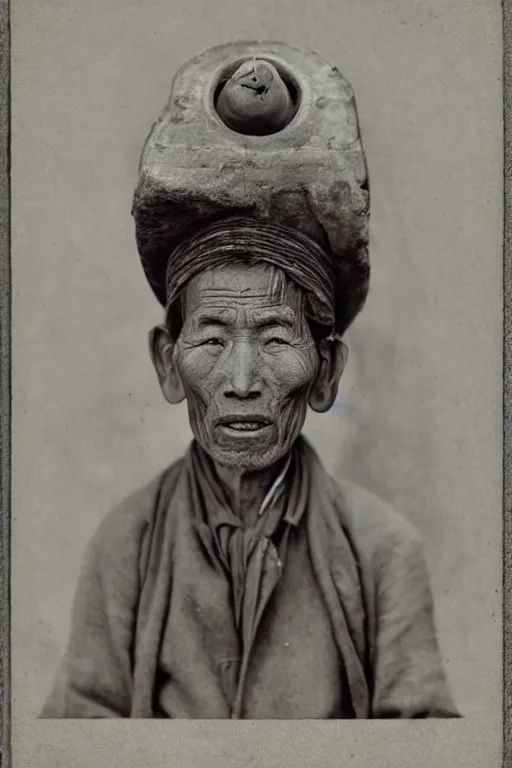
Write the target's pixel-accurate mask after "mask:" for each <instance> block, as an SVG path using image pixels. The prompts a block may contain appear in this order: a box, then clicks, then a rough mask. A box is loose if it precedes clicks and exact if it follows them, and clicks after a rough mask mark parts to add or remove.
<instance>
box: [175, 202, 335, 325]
mask: <svg viewBox="0 0 512 768" xmlns="http://www.w3.org/2000/svg"><path fill="white" fill-rule="evenodd" d="M240 256H250V257H253V258H256V259H258V260H261V261H263V262H266V263H268V264H272V265H274V266H275V267H278V268H279V269H282V270H283V272H285V273H286V274H287V275H288V276H289V277H290V278H291V279H292V280H293V281H294V282H295V283H296V284H297V285H298V286H300V287H301V288H302V289H303V290H304V291H305V293H306V296H307V297H308V299H309V301H307V302H306V303H307V305H308V308H307V314H308V316H310V319H312V320H314V321H316V322H317V323H319V324H321V325H325V326H328V327H332V326H334V322H335V307H334V304H335V301H334V280H333V273H332V262H331V258H330V255H329V254H328V253H327V252H326V251H325V250H324V249H323V248H322V247H321V246H320V245H319V244H318V243H316V242H315V241H314V240H312V239H311V238H310V237H308V236H307V235H304V234H303V233H302V232H299V231H298V230H295V229H291V228H290V227H284V226H276V225H273V224H267V223H264V222H259V221H256V220H254V219H249V218H244V217H238V216H237V217H232V218H229V219H222V220H220V221H217V222H215V223H213V224H210V225H209V226H207V227H205V228H204V229H201V230H200V231H199V232H197V233H196V234H194V235H192V236H191V237H189V238H188V239H186V240H184V241H183V242H181V243H180V244H179V245H178V246H177V247H176V248H175V249H174V250H173V251H172V253H171V255H170V257H169V260H168V263H167V272H166V288H167V310H168V311H169V309H170V308H171V307H172V306H173V304H174V303H175V301H176V299H177V298H178V296H179V294H180V293H181V291H182V290H183V288H184V287H185V285H186V284H187V283H188V282H189V281H190V280H191V279H192V278H193V277H195V276H196V275H198V274H199V273H200V272H202V271H203V270H205V269H211V268H212V267H216V266H221V265H223V264H226V263H229V261H231V260H232V259H233V258H236V257H240Z"/></svg>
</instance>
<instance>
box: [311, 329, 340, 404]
mask: <svg viewBox="0 0 512 768" xmlns="http://www.w3.org/2000/svg"><path fill="white" fill-rule="evenodd" d="M318 353H319V356H320V365H319V366H318V373H317V375H316V379H315V381H314V383H313V386H312V387H311V390H310V393H309V405H310V407H311V408H312V409H313V410H314V411H316V412H317V413H325V412H326V411H328V410H329V408H331V407H332V406H333V405H334V401H335V400H336V395H337V394H338V386H339V383H340V378H341V374H342V373H343V371H344V369H345V365H346V364H347V358H348V349H347V347H346V345H345V344H344V343H343V342H342V341H341V339H336V338H334V339H322V340H321V342H320V344H319V345H318Z"/></svg>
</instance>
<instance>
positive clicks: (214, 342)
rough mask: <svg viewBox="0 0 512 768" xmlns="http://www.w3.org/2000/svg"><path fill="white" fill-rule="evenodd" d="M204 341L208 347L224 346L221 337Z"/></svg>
mask: <svg viewBox="0 0 512 768" xmlns="http://www.w3.org/2000/svg"><path fill="white" fill-rule="evenodd" d="M204 343H205V344H206V346H208V347H222V346H224V345H223V343H222V339H217V338H214V339H207V340H206V341H205V342H204Z"/></svg>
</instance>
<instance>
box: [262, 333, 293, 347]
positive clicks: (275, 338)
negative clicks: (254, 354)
mask: <svg viewBox="0 0 512 768" xmlns="http://www.w3.org/2000/svg"><path fill="white" fill-rule="evenodd" d="M287 343H288V342H287V341H286V339H281V338H279V336H272V338H270V339H267V340H266V341H265V346H267V347H268V346H271V347H274V346H276V345H277V344H281V345H282V344H287Z"/></svg>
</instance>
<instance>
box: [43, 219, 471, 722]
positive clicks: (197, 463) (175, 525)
mask: <svg viewBox="0 0 512 768" xmlns="http://www.w3.org/2000/svg"><path fill="white" fill-rule="evenodd" d="M195 230H196V231H194V232H192V233H189V234H188V236H187V237H182V238H181V239H180V242H179V244H177V245H175V247H174V248H173V249H172V250H171V252H170V253H168V256H167V259H166V265H165V281H164V286H163V287H164V289H165V303H166V314H165V322H164V323H163V324H162V325H161V326H159V327H157V328H155V329H154V330H153V331H152V333H151V335H150V349H151V356H152V360H153V363H154V367H155V369H156V373H157V375H158V379H159V382H160V386H161V389H162V392H163V395H164V397H165V398H166V400H167V401H168V402H169V403H171V404H175V403H180V402H182V401H183V400H186V402H187V406H188V412H189V417H190V425H191V429H192V432H193V435H194V440H193V443H192V445H191V447H190V449H189V451H188V453H187V455H186V456H185V457H184V458H183V459H182V460H180V461H178V462H177V463H175V464H173V465H172V466H171V467H170V468H169V469H167V470H166V471H165V472H163V474H161V475H160V476H159V477H158V478H157V479H156V480H154V481H153V482H152V483H150V484H149V485H148V486H147V487H146V488H144V489H142V490H141V491H139V492H138V493H136V494H135V495H133V496H132V497H131V498H129V499H128V500H127V501H125V502H124V503H123V504H121V505H120V506H119V507H118V508H117V509H115V510H114V511H113V512H111V513H110V514H109V515H107V517H106V518H105V520H104V522H103V523H102V524H101V526H100V528H99V530H98V532H97V533H96V535H95V536H94V538H93V539H92V541H91V542H90V544H89V547H88V551H87V555H86V558H85V561H84V565H83V568H82V573H81V577H80V582H79V586H78V590H77V593H76V598H75V604H74V612H73V623H72V631H71V637H70V642H69V646H68V650H67V653H66V657H65V659H64V662H63V664H62V667H61V669H60V672H59V674H58V677H57V680H56V681H55V685H54V689H53V691H52V693H51V695H50V697H49V699H48V701H47V703H46V705H45V708H44V710H43V716H45V717H82V718H97V717H135V718H136V717H139V718H142V717H145V718H149V717H168V718H232V719H238V718H383V717H386V718H389V717H396V718H412V717H436V716H445V717H446V716H448V717H450V716H457V714H458V713H457V710H456V709H455V707H454V705H453V702H452V700H451V697H450V694H449V692H448V688H447V683H446V680H445V675H444V672H443V668H442V663H441V659H440V654H439V649H438V644H437V640H436V632H435V625H434V617H433V605H432V597H431V592H430V587H429V580H428V575H427V569H426V566H425V560H424V557H423V554H422V547H421V543H420V540H419V537H418V535H417V534H416V532H415V531H414V529H413V528H412V527H411V525H410V524H409V523H408V522H406V520H405V519H403V518H402V517H400V516H399V515H398V514H396V513H395V512H393V511H392V510H391V509H389V508H388V507H387V506H386V505H384V504H383V503H382V502H380V501H379V500H378V499H376V498H375V497H374V496H372V495H371V494H369V493H367V492H365V491H363V490H362V489H361V488H359V487H356V486H355V485H353V484H351V483H348V482H337V481H335V480H334V479H333V478H331V477H330V476H329V475H327V474H326V472H325V470H324V469H323V467H322V464H321V462H320V460H319V459H318V457H317V455H316V453H315V451H314V450H313V448H312V447H311V446H310V445H309V443H308V442H307V441H306V440H305V439H304V438H303V437H302V436H301V434H300V433H301V429H302V426H303V424H304V420H305V416H306V411H307V408H308V406H309V407H310V408H312V409H313V410H315V411H317V412H319V413H324V412H327V411H328V410H329V409H330V408H331V406H332V405H333V403H334V401H335V398H336V394H337V391H338V384H339V381H340V377H341V375H342V373H343V369H344V366H345V363H346V359H347V349H346V347H345V344H344V343H343V341H342V335H343V333H344V331H345V330H346V328H347V327H348V325H349V324H350V322H351V321H352V319H353V317H354V316H355V313H356V311H357V307H356V305H355V304H354V300H353V297H354V295H356V294H357V290H358V280H359V282H361V274H360V273H358V271H357V269H351V268H350V267H349V266H347V265H345V266H346V269H344V270H343V276H344V279H343V280H342V281H341V282H340V280H339V279H338V280H337V279H336V277H335V275H334V272H333V264H332V261H333V259H332V253H330V252H329V250H328V249H326V248H325V247H323V246H322V245H321V244H320V243H319V242H318V241H316V240H315V239H313V238H311V237H310V236H308V235H306V234H304V233H303V232H301V231H299V229H297V228H293V227H289V226H287V225H285V224H283V223H279V224H274V223H272V222H271V221H262V220H261V219H259V218H258V217H255V216H253V215H250V214H249V215H248V214H241V213H236V214H232V215H222V216H218V217H212V218H211V220H209V221H208V222H203V223H201V225H200V226H197V227H196V228H195ZM347 263H348V262H347ZM363 279H364V276H363ZM359 287H360V286H359Z"/></svg>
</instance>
